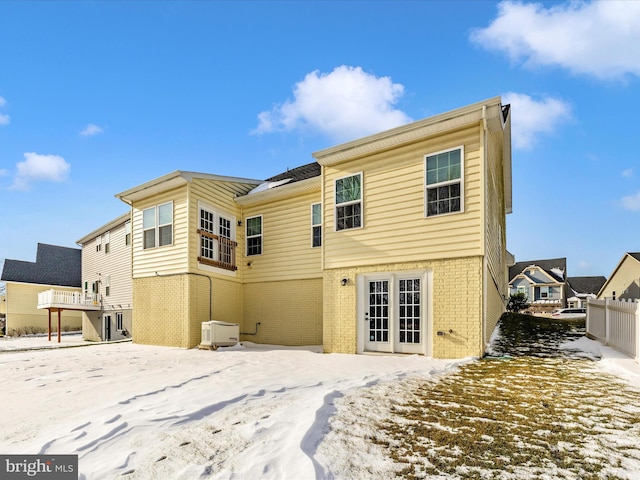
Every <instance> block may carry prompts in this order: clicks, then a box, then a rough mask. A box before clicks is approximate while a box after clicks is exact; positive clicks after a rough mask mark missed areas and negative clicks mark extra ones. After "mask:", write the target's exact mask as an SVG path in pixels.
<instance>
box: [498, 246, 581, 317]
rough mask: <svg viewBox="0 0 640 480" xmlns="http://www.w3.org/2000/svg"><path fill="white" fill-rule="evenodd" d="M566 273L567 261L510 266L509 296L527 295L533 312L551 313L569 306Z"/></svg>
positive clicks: (542, 261)
mask: <svg viewBox="0 0 640 480" xmlns="http://www.w3.org/2000/svg"><path fill="white" fill-rule="evenodd" d="M566 272H567V259H566V258H553V259H549V260H527V261H525V262H517V263H516V264H514V265H512V266H511V267H509V294H510V295H514V294H516V293H524V294H525V295H526V296H527V301H528V303H529V305H530V306H529V312H531V313H533V314H549V313H551V312H553V310H554V309H556V308H564V307H566V305H567V304H566V299H567V297H568V296H570V295H568V293H569V287H568V285H567V281H566Z"/></svg>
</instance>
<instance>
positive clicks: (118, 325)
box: [116, 312, 124, 332]
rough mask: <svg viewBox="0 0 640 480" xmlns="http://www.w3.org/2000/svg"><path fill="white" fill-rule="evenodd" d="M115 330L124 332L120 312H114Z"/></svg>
mask: <svg viewBox="0 0 640 480" xmlns="http://www.w3.org/2000/svg"><path fill="white" fill-rule="evenodd" d="M116 330H117V331H119V332H121V331H122V330H124V322H123V314H122V312H116Z"/></svg>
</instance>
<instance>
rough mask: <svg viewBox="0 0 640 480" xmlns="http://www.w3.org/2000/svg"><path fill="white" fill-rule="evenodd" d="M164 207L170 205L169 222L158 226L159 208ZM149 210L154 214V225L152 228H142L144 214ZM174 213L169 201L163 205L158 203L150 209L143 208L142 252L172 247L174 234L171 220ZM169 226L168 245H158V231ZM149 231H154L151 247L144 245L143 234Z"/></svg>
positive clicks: (171, 203)
mask: <svg viewBox="0 0 640 480" xmlns="http://www.w3.org/2000/svg"><path fill="white" fill-rule="evenodd" d="M166 205H171V221H170V222H169V223H163V224H160V207H164V206H166ZM150 210H153V212H154V214H153V217H154V225H153V226H148V227H147V228H144V213H145V212H148V211H150ZM174 213H175V212H174V211H173V200H170V201H168V202H164V203H159V204H157V205H154V206H152V207H149V208H145V209H144V210H142V248H143V249H144V250H149V249H151V248H160V247H168V246H171V245H173V233H174V228H173V219H174ZM169 225H171V240H170V242H169V243H165V244H163V245H160V229H161V228H163V227H166V226H169ZM150 230H153V231H154V238H153V245H145V240H144V238H145V232H148V231H150Z"/></svg>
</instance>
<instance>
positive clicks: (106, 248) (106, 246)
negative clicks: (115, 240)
mask: <svg viewBox="0 0 640 480" xmlns="http://www.w3.org/2000/svg"><path fill="white" fill-rule="evenodd" d="M103 239H104V240H103V242H102V243H104V253H105V255H106V254H107V253H109V251H110V250H111V248H110V246H109V242H110V241H111V232H106V233H105V234H104V235H103Z"/></svg>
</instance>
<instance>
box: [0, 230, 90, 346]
mask: <svg viewBox="0 0 640 480" xmlns="http://www.w3.org/2000/svg"><path fill="white" fill-rule="evenodd" d="M80 268H81V267H80V250H79V249H75V248H67V247H59V246H56V245H47V244H44V243H38V249H37V253H36V261H35V262H26V261H22V260H9V259H6V260H5V261H4V267H3V269H2V276H1V277H0V280H2V281H3V282H5V283H6V286H5V288H6V290H5V293H4V303H5V307H4V309H5V310H4V311H5V315H6V332H7V334H8V335H11V334H14V333H25V332H27V333H29V332H32V331H38V330H40V331H42V330H44V331H46V330H47V329H48V313H47V311H46V310H43V309H41V308H39V306H40V305H39V294H40V293H41V292H43V291H45V290H47V289H55V290H57V291H60V292H65V293H68V294H70V295H73V294H77V293H79V292H80V291H81V289H80ZM55 325H57V323H56V324H55ZM81 326H82V316H81V313H80V312H79V311H70V310H65V311H63V312H62V313H61V328H62V329H63V330H80V328H81ZM34 329H35V330H34Z"/></svg>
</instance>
